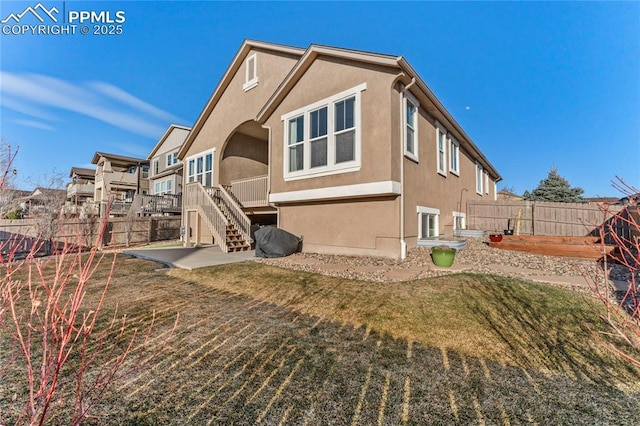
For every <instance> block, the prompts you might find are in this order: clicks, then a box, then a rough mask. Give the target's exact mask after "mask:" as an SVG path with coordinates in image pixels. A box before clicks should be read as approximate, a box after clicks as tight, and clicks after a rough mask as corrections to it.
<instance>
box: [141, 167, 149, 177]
mask: <svg viewBox="0 0 640 426" xmlns="http://www.w3.org/2000/svg"><path fill="white" fill-rule="evenodd" d="M142 178H143V179H149V166H142Z"/></svg>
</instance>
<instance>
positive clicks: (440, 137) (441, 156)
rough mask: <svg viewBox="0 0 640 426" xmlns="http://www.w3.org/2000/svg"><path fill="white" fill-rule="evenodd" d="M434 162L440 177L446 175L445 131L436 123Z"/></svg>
mask: <svg viewBox="0 0 640 426" xmlns="http://www.w3.org/2000/svg"><path fill="white" fill-rule="evenodd" d="M436 149H437V152H436V162H437V170H438V173H440V174H441V175H444V176H446V175H447V164H446V162H445V161H446V158H447V131H446V130H445V129H444V128H443V127H441V126H440V123H438V122H436Z"/></svg>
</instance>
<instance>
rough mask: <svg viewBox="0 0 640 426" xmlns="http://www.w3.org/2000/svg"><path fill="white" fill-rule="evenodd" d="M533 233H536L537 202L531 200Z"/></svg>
mask: <svg viewBox="0 0 640 426" xmlns="http://www.w3.org/2000/svg"><path fill="white" fill-rule="evenodd" d="M531 235H536V202H535V201H532V202H531Z"/></svg>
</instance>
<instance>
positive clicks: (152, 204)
mask: <svg viewBox="0 0 640 426" xmlns="http://www.w3.org/2000/svg"><path fill="white" fill-rule="evenodd" d="M140 197H141V198H142V206H141V209H142V213H143V214H153V213H159V214H164V213H180V212H181V211H182V196H181V195H173V194H164V195H141V196H140Z"/></svg>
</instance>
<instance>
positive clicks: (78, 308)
mask: <svg viewBox="0 0 640 426" xmlns="http://www.w3.org/2000/svg"><path fill="white" fill-rule="evenodd" d="M1 184H2V180H1V179H0V185H1ZM106 224H107V220H106V218H105V219H104V220H103V222H102V226H101V231H100V232H99V235H97V237H96V240H95V244H93V247H92V248H91V249H90V250H89V251H88V252H83V251H82V249H83V247H84V246H86V243H85V244H83V235H81V233H80V232H79V234H78V235H76V236H74V237H73V238H68V239H66V240H65V241H64V242H62V243H60V244H58V246H57V247H56V253H55V255H54V256H51V257H47V258H42V259H37V258H36V257H35V254H36V253H37V252H38V249H39V244H42V241H36V243H35V244H32V245H31V250H30V252H29V253H28V254H27V255H26V258H24V259H18V254H19V253H18V247H20V246H22V242H23V240H24V237H22V241H21V239H20V237H16V238H13V239H9V240H7V241H5V242H4V243H3V244H2V246H1V247H0V249H1V250H0V267H1V270H0V297H1V299H0V331H3V332H4V333H3V334H2V335H0V348H2V350H1V351H0V355H2V356H0V380H2V376H3V374H4V375H6V374H7V371H8V369H9V367H12V370H15V371H18V372H20V374H22V375H23V377H24V382H25V383H27V388H28V389H27V391H26V392H24V393H22V394H21V393H20V392H16V394H15V395H14V400H15V402H14V410H12V413H9V414H7V413H3V412H2V411H0V424H4V421H5V420H7V419H3V416H4V417H7V416H8V415H10V416H11V418H10V420H11V421H12V422H13V423H16V424H29V425H35V424H38V425H43V424H46V423H47V422H48V421H49V420H51V419H53V418H55V419H56V422H57V423H64V424H73V425H76V424H79V423H80V422H81V421H82V420H83V419H86V418H87V417H88V416H89V413H90V410H91V408H92V407H93V406H94V405H95V404H96V403H97V402H99V401H100V400H101V399H102V398H103V396H104V393H105V391H106V390H107V389H108V387H109V386H111V385H112V384H114V383H115V382H117V381H118V380H120V379H122V378H123V377H125V376H128V375H130V374H132V373H134V372H136V371H139V370H140V369H141V368H144V367H145V366H146V365H147V364H148V363H149V362H151V360H152V359H153V358H154V356H155V355H157V353H158V351H160V350H162V348H163V346H164V345H163V344H160V345H154V346H153V347H154V349H153V351H154V353H147V352H145V351H144V348H145V347H146V346H147V345H146V343H147V341H148V340H149V338H150V335H151V332H152V330H153V327H154V318H155V315H153V319H152V320H151V321H150V323H149V325H148V327H147V328H146V331H145V332H143V333H138V332H137V331H136V330H135V329H130V328H129V327H127V321H126V317H121V318H119V317H118V315H117V308H116V310H115V311H114V312H113V314H107V313H104V312H102V311H103V307H104V304H105V300H106V297H107V292H108V290H109V284H110V282H111V279H112V277H113V275H114V272H115V271H114V265H115V259H116V256H115V254H114V255H113V259H112V260H111V265H110V269H109V272H108V274H107V277H106V278H105V279H103V278H95V279H94V278H93V277H94V274H95V273H96V271H97V270H98V268H99V267H100V264H101V262H103V261H105V260H106V259H104V257H105V255H104V254H101V253H100V252H99V251H98V250H97V248H96V247H98V246H99V243H100V242H101V241H102V238H103V236H104V232H105V228H106ZM92 279H94V280H96V281H97V280H100V281H98V283H99V294H98V295H97V296H96V297H93V298H91V297H87V294H88V293H89V292H92V291H95V285H94V286H93V288H92V289H90V288H89V287H88V286H89V284H91V283H93V282H94V281H92ZM176 323H177V317H176ZM175 325H176V324H175V323H174V326H173V329H172V330H171V331H170V332H169V333H167V335H166V336H167V337H166V339H169V338H170V337H171V336H172V335H173V330H174V329H175ZM7 342H13V347H14V349H13V351H12V352H10V353H8V354H7V353H6V352H4V353H2V351H10V350H11V348H10V347H9V348H7V347H6V346H7V345H6V343H7ZM165 343H166V340H165ZM9 346H11V345H9ZM134 347H135V348H136V350H135V353H134V351H133V349H134ZM138 348H142V349H141V350H138ZM3 357H4V359H5V361H4V363H3V361H2V359H3ZM125 361H127V362H126V363H125ZM23 399H24V400H23ZM0 410H1V409H0Z"/></svg>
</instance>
